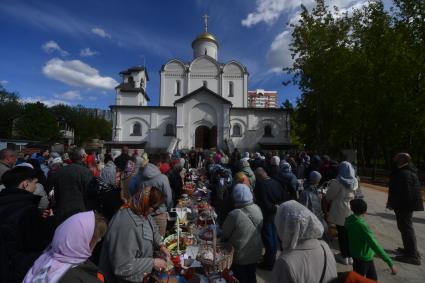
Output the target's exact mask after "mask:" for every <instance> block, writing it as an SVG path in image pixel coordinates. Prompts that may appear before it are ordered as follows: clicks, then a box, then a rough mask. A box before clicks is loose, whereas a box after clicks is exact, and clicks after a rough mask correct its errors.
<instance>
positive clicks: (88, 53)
mask: <svg viewBox="0 0 425 283" xmlns="http://www.w3.org/2000/svg"><path fill="white" fill-rule="evenodd" d="M96 54H99V52H97V51H94V50H91V49H90V47H87V48H84V49H81V50H80V56H81V57H91V56H94V55H96Z"/></svg>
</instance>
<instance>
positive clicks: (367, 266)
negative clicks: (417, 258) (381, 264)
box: [345, 199, 397, 280]
mask: <svg viewBox="0 0 425 283" xmlns="http://www.w3.org/2000/svg"><path fill="white" fill-rule="evenodd" d="M350 206H351V210H352V211H353V213H354V214H352V215H350V216H349V217H347V219H346V220H345V229H346V230H347V236H348V246H349V249H350V254H351V256H352V257H353V261H354V262H353V270H354V271H355V272H357V273H359V274H360V275H362V276H365V277H367V278H369V279H372V280H378V275H377V274H376V269H375V265H374V263H373V257H374V256H375V253H376V254H378V255H379V256H380V257H381V258H382V259H383V260H384V261H385V262H386V263H387V264H388V266H389V267H390V269H391V273H392V274H396V273H397V270H396V269H395V267H394V265H393V262H392V261H391V258H390V257H389V256H388V254H387V253H386V252H385V251H384V249H382V247H381V246H380V245H379V244H378V242H377V241H376V239H375V236H374V235H373V233H372V231H371V230H370V228H369V225H367V223H366V221H365V220H364V215H365V214H366V211H367V204H366V202H365V201H364V200H363V199H354V200H352V201H350Z"/></svg>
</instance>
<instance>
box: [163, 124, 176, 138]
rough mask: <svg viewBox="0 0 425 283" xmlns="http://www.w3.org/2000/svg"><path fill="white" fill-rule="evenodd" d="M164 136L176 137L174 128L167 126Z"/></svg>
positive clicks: (170, 125)
mask: <svg viewBox="0 0 425 283" xmlns="http://www.w3.org/2000/svg"><path fill="white" fill-rule="evenodd" d="M164 136H174V126H173V125H172V124H167V126H165V135H164Z"/></svg>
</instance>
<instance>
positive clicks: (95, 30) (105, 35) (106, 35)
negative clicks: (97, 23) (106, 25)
mask: <svg viewBox="0 0 425 283" xmlns="http://www.w3.org/2000/svg"><path fill="white" fill-rule="evenodd" d="M91 32H92V33H94V34H96V35H98V36H100V37H102V38H111V35H110V34H109V33H107V32H106V31H105V30H104V29H101V28H98V27H95V28H92V29H91Z"/></svg>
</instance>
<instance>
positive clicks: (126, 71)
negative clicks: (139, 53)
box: [120, 66, 149, 81]
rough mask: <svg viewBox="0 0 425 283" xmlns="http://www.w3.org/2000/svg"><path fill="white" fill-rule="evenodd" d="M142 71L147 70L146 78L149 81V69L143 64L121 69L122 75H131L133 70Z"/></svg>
mask: <svg viewBox="0 0 425 283" xmlns="http://www.w3.org/2000/svg"><path fill="white" fill-rule="evenodd" d="M140 71H145V74H146V80H148V81H149V75H148V69H146V68H145V67H142V66H133V67H130V68H128V69H127V70H124V71H121V72H120V75H130V74H131V73H133V72H140Z"/></svg>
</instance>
